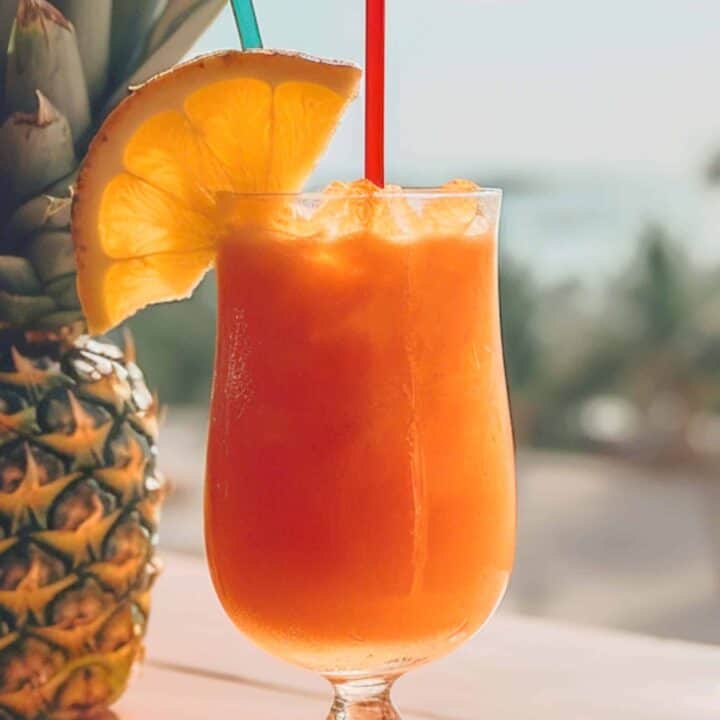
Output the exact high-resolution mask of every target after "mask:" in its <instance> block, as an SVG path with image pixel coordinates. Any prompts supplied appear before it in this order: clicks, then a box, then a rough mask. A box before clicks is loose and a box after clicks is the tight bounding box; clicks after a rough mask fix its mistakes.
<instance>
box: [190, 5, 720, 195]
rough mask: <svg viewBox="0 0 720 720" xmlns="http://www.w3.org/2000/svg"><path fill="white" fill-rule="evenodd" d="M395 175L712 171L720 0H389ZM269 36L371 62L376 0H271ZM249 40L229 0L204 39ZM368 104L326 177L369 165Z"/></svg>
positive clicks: (390, 141)
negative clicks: (371, 13)
mask: <svg viewBox="0 0 720 720" xmlns="http://www.w3.org/2000/svg"><path fill="white" fill-rule="evenodd" d="M387 2H388V11H387V12H388V68H387V72H388V78H387V82H388V107H387V174H388V180H389V181H390V182H399V183H402V184H416V185H419V184H433V183H438V182H442V181H444V180H445V179H447V178H449V177H458V176H462V177H470V178H473V179H476V180H479V181H481V182H482V180H483V178H484V177H496V176H498V175H501V174H508V173H527V174H530V175H533V176H538V175H540V176H545V175H547V176H554V175H562V174H567V173H568V172H572V173H576V174H577V173H584V174H589V175H594V174H600V175H602V176H604V177H618V178H633V179H634V178H638V179H643V178H645V177H652V178H655V179H657V178H662V179H667V180H668V181H669V182H672V181H687V180H690V179H693V178H697V177H698V176H699V173H700V172H701V170H702V167H703V165H704V164H705V163H706V162H707V160H708V158H709V156H710V154H711V153H712V152H713V151H715V150H718V149H720V82H718V72H719V71H720V42H719V41H718V37H719V36H718V28H720V2H718V0H681V1H678V0H603V1H602V2H590V1H589V0H387ZM255 3H256V8H257V13H258V17H259V21H260V24H261V29H262V32H263V39H264V41H265V46H266V47H280V48H293V49H298V50H302V51H305V52H309V53H312V54H315V55H321V56H327V57H333V58H343V59H350V60H355V61H356V62H358V63H360V64H362V62H363V42H364V29H363V25H364V2H362V0H302V1H301V0H255ZM225 47H238V40H237V35H236V32H235V27H234V24H233V21H232V16H231V13H230V12H229V11H226V12H224V13H223V14H222V15H221V16H220V17H219V18H218V20H217V21H216V22H215V24H214V25H213V26H212V27H211V28H210V29H209V30H208V32H207V33H206V34H205V36H204V37H203V38H201V40H200V41H199V43H198V44H197V46H196V47H195V48H194V50H193V52H204V51H209V50H214V49H218V48H225ZM362 124H363V123H362V104H361V100H360V101H358V102H356V103H355V105H354V106H353V107H352V108H351V109H350V111H349V112H348V115H347V117H346V119H345V121H344V123H343V125H342V127H341V128H340V130H339V131H338V134H337V135H336V137H335V139H334V141H333V144H332V146H331V149H330V152H329V154H328V156H327V157H326V158H324V159H323V162H322V166H321V169H320V170H319V171H318V174H317V176H316V179H317V182H318V183H320V182H324V181H325V180H327V179H329V178H331V177H341V178H343V179H347V178H351V177H357V176H359V175H361V173H362Z"/></svg>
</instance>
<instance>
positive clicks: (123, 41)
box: [110, 0, 167, 85]
mask: <svg viewBox="0 0 720 720" xmlns="http://www.w3.org/2000/svg"><path fill="white" fill-rule="evenodd" d="M166 3H167V0H116V2H114V3H113V10H112V36H111V51H110V57H111V69H110V77H111V81H112V83H113V84H114V85H117V84H118V83H119V82H121V81H122V80H123V79H124V78H126V77H127V76H128V75H130V74H132V72H133V70H135V68H137V66H138V64H139V63H140V60H141V57H142V50H143V48H144V47H145V42H146V40H147V37H148V34H149V33H150V30H151V29H152V26H153V23H154V22H155V20H156V18H157V17H158V15H159V14H160V13H161V12H162V10H163V9H164V7H165V5H166Z"/></svg>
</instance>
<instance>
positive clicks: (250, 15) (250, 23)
mask: <svg viewBox="0 0 720 720" xmlns="http://www.w3.org/2000/svg"><path fill="white" fill-rule="evenodd" d="M230 4H231V5H232V9H233V13H235V24H236V25H237V29H238V33H239V34H240V43H241V44H242V46H243V50H253V49H255V48H261V47H262V46H263V43H262V38H261V37H260V28H259V27H258V21H257V16H256V15H255V8H254V7H253V0H230Z"/></svg>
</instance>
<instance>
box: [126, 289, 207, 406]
mask: <svg viewBox="0 0 720 720" xmlns="http://www.w3.org/2000/svg"><path fill="white" fill-rule="evenodd" d="M128 326H129V328H130V330H131V331H132V333H133V336H134V337H135V340H136V343H137V346H138V348H139V349H140V350H141V357H140V358H139V360H140V361H141V363H142V366H143V368H144V370H145V372H146V375H147V377H148V382H149V383H150V385H151V387H153V388H155V389H157V391H158V393H159V395H160V400H161V402H162V403H163V404H169V405H173V404H198V405H205V404H207V402H208V399H209V397H210V381H211V378H212V362H213V354H214V351H215V284H214V277H209V278H207V279H206V280H205V281H203V283H202V284H201V285H200V287H198V289H197V290H196V291H195V293H194V295H193V297H192V298H191V299H189V300H184V301H183V302H178V303H168V304H163V305H156V306H154V307H150V308H148V309H147V310H144V311H143V312H142V313H139V314H138V315H137V316H136V317H134V318H133V319H132V320H131V321H130V322H129V323H128Z"/></svg>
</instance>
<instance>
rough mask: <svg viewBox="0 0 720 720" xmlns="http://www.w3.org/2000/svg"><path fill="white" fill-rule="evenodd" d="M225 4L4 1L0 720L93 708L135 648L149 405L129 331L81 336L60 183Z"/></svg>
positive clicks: (149, 536)
mask: <svg viewBox="0 0 720 720" xmlns="http://www.w3.org/2000/svg"><path fill="white" fill-rule="evenodd" d="M222 5H223V0H166V1H165V2H163V1H161V0H114V2H113V0H54V2H52V3H50V2H48V1H47V0H0V720H6V719H10V718H23V719H27V720H32V719H34V718H38V719H39V718H43V719H53V720H54V719H57V720H74V719H75V718H93V717H100V715H101V714H102V713H103V712H104V709H105V708H106V707H107V706H108V705H109V704H110V703H112V702H113V701H114V700H115V699H116V698H117V697H118V696H119V695H120V694H121V693H122V691H123V689H124V687H125V685H126V683H127V679H128V676H129V673H130V670H131V668H132V665H133V663H134V662H135V661H136V660H137V659H138V658H139V657H140V656H141V654H142V638H143V635H144V632H145V627H146V622H147V616H148V610H149V591H150V588H151V586H152V582H153V579H154V578H155V576H156V574H157V570H158V565H157V561H156V560H155V558H154V552H153V548H154V543H155V538H156V532H157V521H158V513H159V508H160V504H161V501H162V498H163V495H164V492H165V484H164V481H163V479H162V475H161V474H160V473H159V471H158V470H157V469H156V466H155V442H156V437H157V402H156V400H155V399H154V398H153V397H152V396H151V395H150V393H149V392H148V390H147V387H146V385H145V383H144V380H143V376H142V373H141V371H140V370H139V368H138V366H137V365H136V363H135V357H134V350H133V348H132V343H130V342H127V341H126V343H125V349H124V350H120V349H119V348H118V347H117V346H115V345H113V344H112V343H110V342H108V341H101V340H95V339H91V338H89V337H88V336H87V335H86V334H85V332H86V328H85V320H84V317H83V314H82V311H81V309H80V304H79V302H78V298H77V294H76V289H75V260H74V251H73V242H72V237H71V231H70V204H71V200H70V192H71V187H72V183H73V181H74V178H75V174H76V170H77V167H78V163H79V161H80V160H81V159H82V157H83V156H84V154H85V151H86V149H87V145H88V142H89V140H90V139H91V137H92V134H93V131H94V130H95V129H96V128H97V127H98V125H99V123H100V122H101V121H102V119H103V117H104V116H105V115H106V114H107V113H108V112H109V110H111V109H112V108H113V107H114V105H116V104H117V102H119V101H120V100H121V99H123V97H124V96H125V95H126V94H127V87H128V86H129V85H133V84H136V83H138V82H141V81H143V80H145V79H146V78H147V77H149V76H150V75H153V74H155V73H156V72H158V71H159V70H162V69H164V68H165V67H166V66H168V65H169V64H171V63H172V62H174V61H176V60H178V59H179V58H180V57H181V56H182V55H183V54H184V53H185V52H186V51H187V50H188V49H189V47H190V45H191V44H192V42H193V41H194V39H195V38H196V37H197V35H198V34H199V33H200V32H201V30H202V29H204V27H205V26H206V25H207V24H208V23H209V22H210V21H211V20H212V18H213V17H214V16H215V14H216V13H217V12H218V11H219V10H220V9H221V7H222ZM11 27H12V30H11ZM6 48H7V52H6Z"/></svg>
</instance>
